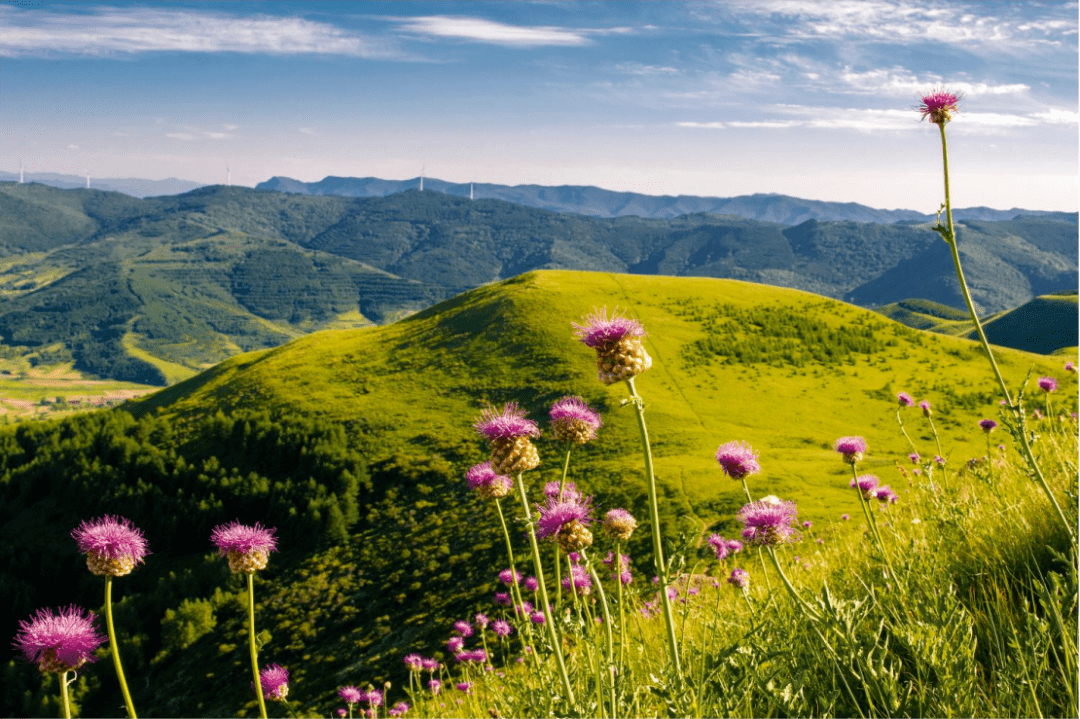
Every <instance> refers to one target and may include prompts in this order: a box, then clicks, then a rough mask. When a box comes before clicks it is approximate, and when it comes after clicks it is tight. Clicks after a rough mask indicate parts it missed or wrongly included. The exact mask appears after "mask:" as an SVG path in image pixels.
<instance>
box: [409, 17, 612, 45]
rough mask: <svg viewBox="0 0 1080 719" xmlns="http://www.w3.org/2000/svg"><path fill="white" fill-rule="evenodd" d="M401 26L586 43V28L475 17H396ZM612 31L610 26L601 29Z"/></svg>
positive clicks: (494, 39)
mask: <svg viewBox="0 0 1080 719" xmlns="http://www.w3.org/2000/svg"><path fill="white" fill-rule="evenodd" d="M398 20H399V22H400V23H401V29H402V30H404V31H405V32H409V33H415V34H417V35H432V36H435V37H448V38H459V39H462V40H472V41H475V42H486V43H491V44H494V45H509V46H515V47H539V46H543V45H563V46H575V45H585V44H588V42H589V39H588V37H586V35H587V34H588V33H589V31H587V30H574V29H570V28H562V27H553V26H544V25H508V24H506V23H501V22H495V21H494V20H486V19H484V18H477V17H451V16H448V15H427V16H421V17H410V18H398ZM604 32H611V30H608V31H604Z"/></svg>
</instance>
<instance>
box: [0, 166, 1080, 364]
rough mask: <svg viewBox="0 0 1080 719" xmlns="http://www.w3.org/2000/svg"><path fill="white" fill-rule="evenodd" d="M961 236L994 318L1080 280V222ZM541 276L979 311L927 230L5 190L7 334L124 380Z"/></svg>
mask: <svg viewBox="0 0 1080 719" xmlns="http://www.w3.org/2000/svg"><path fill="white" fill-rule="evenodd" d="M958 231H959V237H960V246H961V255H962V257H963V258H964V261H965V265H966V272H967V275H968V280H969V283H970V285H971V287H972V294H973V296H974V298H975V301H976V302H977V303H978V305H979V306H980V308H981V310H982V311H983V312H985V313H991V312H998V311H1003V310H1006V309H1011V308H1014V307H1017V306H1019V305H1021V304H1023V303H1025V302H1027V301H1028V300H1031V299H1032V298H1033V297H1035V296H1038V295H1044V294H1047V293H1050V292H1056V291H1059V290H1063V289H1075V288H1076V286H1077V224H1076V215H1075V214H1073V215H1061V214H1059V215H1046V216H1042V217H1034V216H1020V217H1018V218H1016V219H1012V220H1005V221H983V220H965V221H961V222H960V223H959V226H958ZM536 269H579V270H591V271H603V272H620V273H631V274H655V275H675V276H704V277H722V278H733V279H741V280H747V281H752V282H758V283H763V284H771V285H779V286H785V287H794V288H799V289H804V290H808V291H811V292H815V293H817V294H820V295H825V296H829V297H834V298H839V299H845V300H848V301H850V302H854V303H856V304H860V305H863V306H867V307H873V306H880V305H885V304H888V303H890V302H896V301H899V300H902V299H907V298H911V297H922V298H925V299H928V300H933V301H937V302H941V303H943V304H946V305H952V306H962V300H961V295H960V291H959V285H958V284H957V281H956V278H955V275H954V272H953V269H952V264H951V260H950V258H949V255H948V248H947V247H946V246H945V244H944V243H943V242H941V240H940V238H939V237H938V236H937V234H936V233H934V232H933V231H932V230H931V229H930V228H929V226H928V225H927V224H926V223H922V224H916V223H906V222H902V223H891V224H878V223H858V222H852V221H820V220H814V219H811V220H807V221H805V222H802V223H801V224H798V225H794V226H785V225H783V224H781V223H775V222H762V221H758V220H750V219H745V218H741V217H735V216H731V215H716V214H712V213H697V214H692V215H681V216H679V217H675V218H671V219H648V218H642V217H635V216H626V217H616V218H598V217H588V216H584V215H578V214H568V213H557V212H553V211H550V210H541V209H536V208H531V207H526V206H523V205H518V204H512V203H509V202H505V201H501V200H473V201H470V200H468V199H466V198H461V197H455V196H453V195H448V194H444V193H440V192H428V191H425V192H417V191H407V192H403V193H398V194H395V195H390V196H387V197H369V198H348V197H341V196H302V195H297V194H286V193H280V192H272V191H265V190H252V189H250V188H242V187H224V186H220V185H219V186H209V187H203V188H199V189H197V190H193V191H191V192H188V193H184V194H181V195H175V196H162V197H151V198H144V199H137V198H133V197H130V196H127V195H124V194H120V193H111V192H102V191H99V190H93V189H91V190H86V189H77V190H60V189H55V188H51V187H47V186H44V185H40V184H17V183H0V271H2V274H0V338H2V339H0V341H2V343H3V344H5V345H8V346H9V347H14V348H15V349H14V350H11V351H20V352H28V353H33V354H34V355H35V357H36V359H37V361H39V362H42V363H50V362H70V361H74V363H75V367H76V369H80V370H83V371H85V372H88V373H90V374H95V375H99V376H105V377H111V378H114V379H123V380H130V381H140V382H149V383H155V384H165V383H169V382H172V381H176V380H178V379H183V378H184V377H186V376H190V375H191V374H193V373H194V372H195V371H197V370H198V369H201V368H204V367H207V366H210V365H212V364H214V363H217V362H220V361H221V360H223V359H225V358H227V357H230V356H232V355H234V354H236V353H238V352H242V351H248V350H253V349H258V348H263V347H271V346H277V345H279V344H281V343H283V342H285V341H287V340H289V339H292V338H295V337H298V336H300V335H302V334H305V333H307V332H310V331H313V330H317V329H324V328H334V327H357V326H363V325H367V324H371V323H384V322H387V321H390V320H393V319H395V318H399V317H402V316H404V315H407V314H409V313H412V312H416V311H417V310H420V309H422V308H424V307H427V306H430V305H431V304H433V303H435V302H437V301H439V300H442V299H445V298H448V297H450V296H452V295H455V294H457V293H459V292H462V291H465V290H468V289H471V288H474V287H478V286H480V285H483V284H486V283H490V282H494V281H498V280H502V279H506V278H509V277H512V276H515V275H518V274H521V273H523V272H528V271H531V270H536ZM20 348H21V349H20Z"/></svg>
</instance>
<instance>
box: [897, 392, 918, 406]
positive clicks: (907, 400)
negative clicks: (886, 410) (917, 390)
mask: <svg viewBox="0 0 1080 719" xmlns="http://www.w3.org/2000/svg"><path fill="white" fill-rule="evenodd" d="M896 403H897V404H898V405H899V406H901V407H911V406H912V405H914V404H915V400H914V399H912V397H911V395H910V394H908V393H907V392H900V393H899V394H897V395H896Z"/></svg>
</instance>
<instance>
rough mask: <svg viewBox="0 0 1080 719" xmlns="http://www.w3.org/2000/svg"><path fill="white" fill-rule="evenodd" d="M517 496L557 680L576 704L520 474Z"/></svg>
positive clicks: (567, 697) (568, 700) (518, 474)
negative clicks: (522, 515)
mask: <svg viewBox="0 0 1080 719" xmlns="http://www.w3.org/2000/svg"><path fill="white" fill-rule="evenodd" d="M517 486H518V496H519V497H520V498H521V509H522V511H523V512H524V513H525V526H526V527H527V529H528V533H529V544H530V546H531V547H532V555H533V565H534V569H535V571H536V583H537V584H538V585H539V590H540V601H541V602H542V603H543V605H544V619H545V620H546V621H545V622H544V626H546V627H547V630H548V639H550V640H551V649H552V652H553V653H554V654H555V662H556V664H557V666H558V667H559V678H560V679H561V680H562V684H563V691H565V692H566V700H567V703H568V705H569V706H574V705H575V704H576V703H577V702H576V701H575V699H574V688H573V687H572V686H571V685H570V675H569V674H567V673H566V660H565V659H563V654H562V643H561V642H560V641H559V635H558V634H557V633H556V631H555V617H554V616H553V615H552V613H551V603H550V602H549V601H548V593H547V586H546V584H545V582H544V565H543V563H542V562H541V561H540V546H539V545H538V544H537V542H536V528H535V527H534V525H533V521H532V512H530V511H529V497H528V495H526V494H525V480H524V479H522V473H521V472H518V473H517Z"/></svg>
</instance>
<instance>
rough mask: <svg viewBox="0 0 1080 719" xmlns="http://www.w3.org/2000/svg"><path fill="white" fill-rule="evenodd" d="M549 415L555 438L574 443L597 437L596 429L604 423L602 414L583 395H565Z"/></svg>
mask: <svg viewBox="0 0 1080 719" xmlns="http://www.w3.org/2000/svg"><path fill="white" fill-rule="evenodd" d="M548 416H549V417H551V429H552V432H553V433H554V435H555V438H556V439H558V440H560V441H563V442H573V443H574V444H585V443H586V442H588V441H590V440H594V439H596V430H598V429H600V427H602V426H603V424H604V423H603V421H602V420H601V419H600V415H599V414H598V413H597V412H596V411H595V410H593V409H592V408H590V407H589V405H588V404H587V403H586V402H585V400H583V399H582V398H581V397H563V398H562V399H560V400H559V401H558V402H556V403H555V404H553V405H552V406H551V411H550V412H549V413H548Z"/></svg>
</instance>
